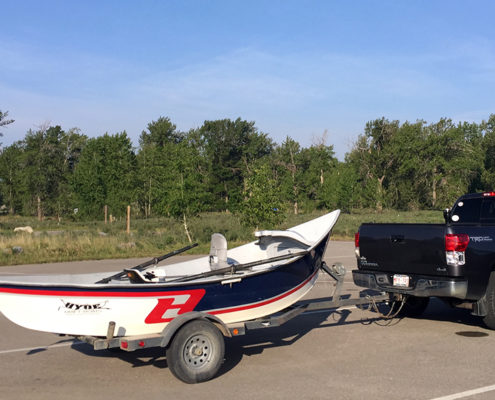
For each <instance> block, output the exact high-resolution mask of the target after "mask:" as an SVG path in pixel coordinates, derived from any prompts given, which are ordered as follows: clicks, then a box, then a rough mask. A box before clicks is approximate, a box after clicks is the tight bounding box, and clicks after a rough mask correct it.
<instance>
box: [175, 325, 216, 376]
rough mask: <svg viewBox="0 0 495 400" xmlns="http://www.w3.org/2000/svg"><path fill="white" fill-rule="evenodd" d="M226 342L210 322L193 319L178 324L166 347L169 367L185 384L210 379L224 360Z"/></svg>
mask: <svg viewBox="0 0 495 400" xmlns="http://www.w3.org/2000/svg"><path fill="white" fill-rule="evenodd" d="M224 354H225V343H224V340H223V335H222V333H221V332H220V331H219V330H218V328H217V327H216V326H215V325H213V324H212V323H211V322H208V321H206V320H194V321H191V322H188V323H187V324H185V325H184V326H183V327H181V328H180V329H179V330H178V332H177V333H176V334H175V336H174V337H173V339H172V341H171V343H170V346H169V347H168V348H167V364H168V368H169V369H170V371H171V372H172V374H174V376H175V377H176V378H178V379H180V380H181V381H183V382H186V383H198V382H204V381H207V380H210V379H211V378H213V377H214V376H215V375H216V374H217V372H218V370H219V369H220V366H221V365H222V363H223V357H224Z"/></svg>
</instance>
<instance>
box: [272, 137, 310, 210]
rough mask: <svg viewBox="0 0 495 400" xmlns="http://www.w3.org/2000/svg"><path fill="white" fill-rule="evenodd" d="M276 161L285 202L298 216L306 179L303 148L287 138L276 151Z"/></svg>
mask: <svg viewBox="0 0 495 400" xmlns="http://www.w3.org/2000/svg"><path fill="white" fill-rule="evenodd" d="M274 159H275V165H276V166H277V178H278V181H279V185H280V192H281V196H282V198H283V200H284V201H286V202H288V203H290V204H291V205H292V210H293V213H294V214H296V215H297V214H298V213H299V202H300V199H301V192H302V190H301V189H302V186H303V179H304V177H303V168H302V166H301V162H300V161H301V160H300V159H301V146H300V145H299V143H298V142H296V141H295V140H293V139H291V138H290V137H289V136H287V137H286V139H285V140H284V142H283V143H282V144H281V145H280V146H278V147H277V148H276V149H275V154H274Z"/></svg>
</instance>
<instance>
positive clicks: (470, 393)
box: [431, 385, 495, 400]
mask: <svg viewBox="0 0 495 400" xmlns="http://www.w3.org/2000/svg"><path fill="white" fill-rule="evenodd" d="M493 390H495V385H490V386H485V387H481V388H478V389H473V390H467V391H465V392H459V393H455V394H450V395H448V396H443V397H435V398H434V399H431V400H455V399H463V398H465V397H470V396H475V395H477V394H481V393H486V392H491V391H493Z"/></svg>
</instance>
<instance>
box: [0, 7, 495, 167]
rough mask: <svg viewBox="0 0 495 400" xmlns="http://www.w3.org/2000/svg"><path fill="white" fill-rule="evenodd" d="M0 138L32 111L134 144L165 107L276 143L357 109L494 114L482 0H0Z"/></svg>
mask: <svg viewBox="0 0 495 400" xmlns="http://www.w3.org/2000/svg"><path fill="white" fill-rule="evenodd" d="M0 9H1V13H2V23H1V24H0V110H2V111H9V116H10V117H11V118H13V119H15V120H16V121H15V123H14V124H11V125H9V126H8V127H6V128H4V129H3V130H2V132H3V135H4V136H3V138H1V139H0V141H1V142H2V143H3V145H9V144H10V143H12V142H14V141H16V140H20V139H22V138H23V137H24V136H25V133H26V132H27V130H28V129H36V128H37V127H38V126H40V125H43V124H45V123H47V122H48V123H51V124H52V125H61V126H62V128H64V129H66V130H67V129H70V128H72V127H78V128H80V129H81V131H82V132H83V133H85V134H86V135H88V136H90V137H93V136H99V135H102V134H103V133H105V132H109V133H116V132H121V131H123V130H126V131H127V133H128V134H129V136H130V137H131V138H132V140H133V142H134V144H135V145H136V146H137V145H138V138H139V135H140V133H141V131H142V130H143V129H145V128H146V125H147V124H148V123H149V122H151V121H152V120H156V119H157V118H158V117H159V116H168V117H169V118H170V119H171V120H172V121H173V122H174V123H175V124H176V125H177V127H178V128H179V129H181V130H188V129H190V128H195V127H198V126H201V124H202V123H203V121H204V120H206V119H210V120H212V119H220V118H232V119H234V118H237V117H241V118H243V119H246V120H249V121H255V122H256V126H257V127H258V129H259V130H260V131H262V132H265V133H267V134H268V135H269V136H270V137H271V138H272V139H273V140H274V141H276V142H278V143H281V142H282V141H283V140H284V138H285V137H286V136H287V135H288V136H291V137H292V138H294V139H296V140H297V141H299V142H300V143H301V144H302V145H303V146H310V145H311V144H312V143H313V142H314V141H315V140H317V138H318V137H322V135H323V133H324V132H325V131H327V132H328V133H327V144H332V145H333V146H334V148H335V151H336V153H337V155H338V156H339V158H340V159H343V156H344V154H345V153H346V152H347V151H349V150H350V149H351V146H352V144H353V142H354V140H355V139H356V137H357V135H359V134H360V133H362V132H363V128H364V125H365V123H366V121H369V120H372V119H375V118H380V117H382V116H385V117H386V118H389V119H398V120H400V121H401V122H404V121H406V120H408V121H415V120H417V119H424V120H426V121H427V122H435V121H437V120H438V119H440V118H441V117H449V118H452V119H453V120H455V121H475V122H481V120H483V119H485V120H486V119H487V118H488V117H489V115H490V114H491V113H495V24H494V23H493V15H494V14H495V2H492V1H471V2H468V1H456V0H450V1H433V0H431V1H405V0H404V1H398V0H396V1H234V0H232V1H208V0H204V1H186V0H183V1H140V2H137V1H136V2H131V1H89V0H86V1H79V2H76V1H49V0H44V1H29V0H26V1H18V0H16V1H10V0H2V1H1V6H0Z"/></svg>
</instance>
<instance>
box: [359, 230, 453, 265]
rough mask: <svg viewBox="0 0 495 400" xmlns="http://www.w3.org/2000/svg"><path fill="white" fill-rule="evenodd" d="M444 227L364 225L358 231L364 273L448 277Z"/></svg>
mask: <svg viewBox="0 0 495 400" xmlns="http://www.w3.org/2000/svg"><path fill="white" fill-rule="evenodd" d="M444 242H445V225H442V224H438V225H437V224H363V225H361V227H360V229H359V247H360V254H361V258H360V260H359V261H358V265H359V268H360V269H362V270H375V271H384V272H386V271H392V272H394V273H405V274H407V273H415V274H423V275H447V274H448V269H447V268H445V244H444Z"/></svg>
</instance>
